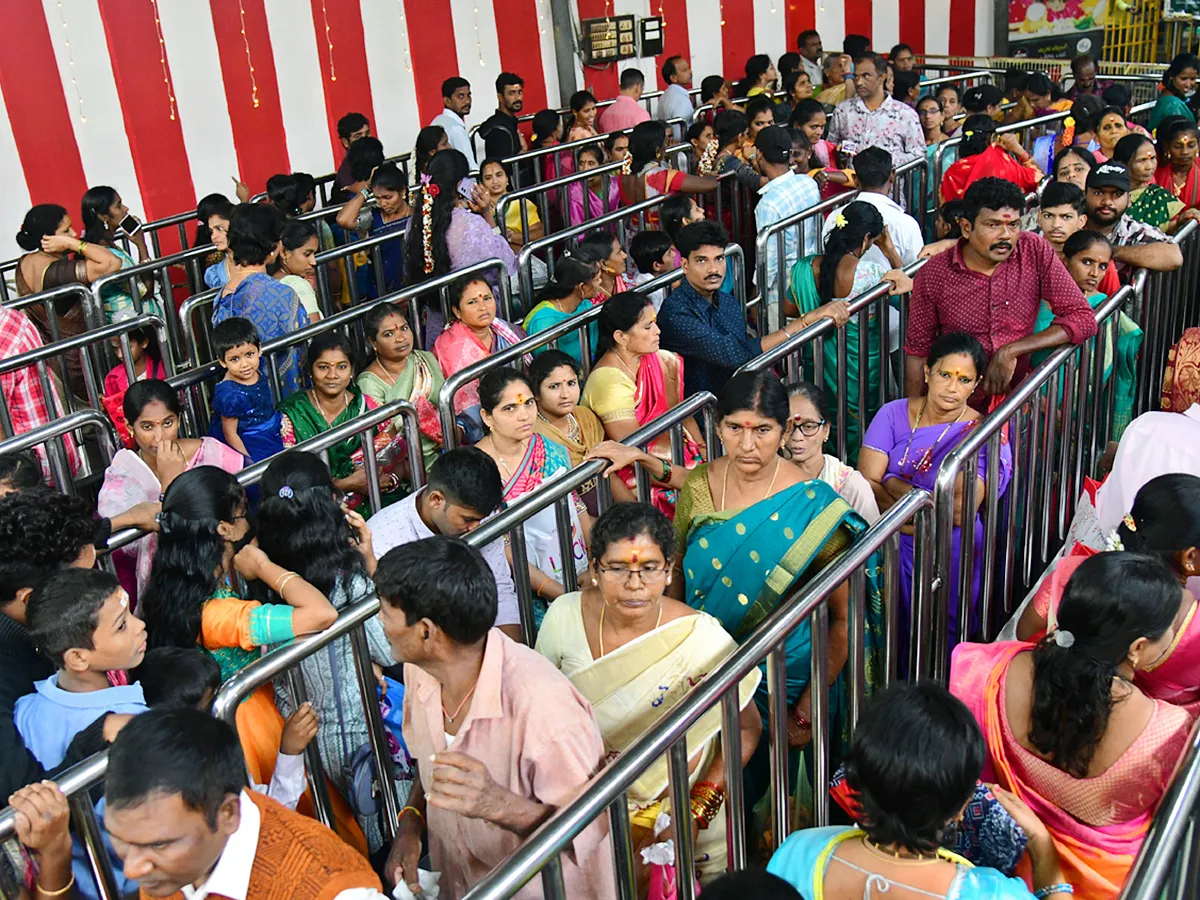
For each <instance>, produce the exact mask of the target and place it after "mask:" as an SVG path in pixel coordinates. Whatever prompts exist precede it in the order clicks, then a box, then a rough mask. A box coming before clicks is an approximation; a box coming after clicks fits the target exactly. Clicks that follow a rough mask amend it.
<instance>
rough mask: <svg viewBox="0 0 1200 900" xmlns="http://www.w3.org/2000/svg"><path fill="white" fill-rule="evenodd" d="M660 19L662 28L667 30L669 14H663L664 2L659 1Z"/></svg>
mask: <svg viewBox="0 0 1200 900" xmlns="http://www.w3.org/2000/svg"><path fill="white" fill-rule="evenodd" d="M658 18H659V21H660V23H661V25H660V27H661V28H662V30H663V31H666V30H667V14H666V13H665V12H663V5H662V0H658Z"/></svg>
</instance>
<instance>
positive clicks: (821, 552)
mask: <svg viewBox="0 0 1200 900" xmlns="http://www.w3.org/2000/svg"><path fill="white" fill-rule="evenodd" d="M789 412H790V409H789V406H788V396H787V391H785V390H784V388H783V385H782V384H780V382H779V380H778V379H777V378H776V377H774V376H773V375H772V374H770V373H769V372H759V373H742V374H739V375H735V376H734V377H733V378H732V379H731V380H730V381H729V382H728V384H726V386H725V389H724V390H723V391H722V392H721V398H720V402H719V404H718V407H717V412H716V418H717V422H718V433H719V435H720V438H721V444H722V445H723V447H724V449H725V455H724V456H723V457H721V458H719V459H717V460H715V461H713V462H711V463H705V464H702V465H700V466H697V467H696V468H695V469H694V470H693V471H692V473H691V474H690V475H689V476H688V480H687V481H686V482H685V483H684V487H683V489H682V490H681V491H680V496H679V501H678V504H677V505H676V509H675V532H676V537H677V539H678V542H679V552H678V553H677V555H676V558H675V567H676V569H677V572H676V574H675V577H674V578H673V580H672V588H673V590H675V591H676V592H677V594H676V595H677V596H679V597H680V599H683V600H684V601H685V602H686V603H687V604H688V605H689V606H691V607H693V608H695V609H698V610H700V611H701V612H706V613H708V614H709V615H711V616H714V617H715V618H717V619H718V620H720V622H721V624H722V625H723V626H724V627H725V629H726V630H727V631H728V632H729V633H730V635H732V637H733V639H734V640H735V641H738V642H739V643H741V642H743V641H745V640H746V638H747V637H749V635H750V634H751V633H752V632H753V631H754V629H755V628H756V627H757V626H758V625H760V624H761V623H762V622H763V621H764V620H765V619H766V618H767V617H768V616H770V615H771V614H772V613H773V612H774V611H775V610H776V608H777V607H778V605H779V603H780V602H781V601H782V600H783V599H784V598H786V597H787V596H788V593H789V591H790V589H791V588H792V586H793V585H794V584H795V583H797V582H798V581H802V580H806V579H807V578H808V577H811V575H813V574H814V573H816V572H818V571H820V570H821V569H822V568H824V567H825V566H826V565H827V564H828V563H829V562H830V561H832V560H833V559H834V558H835V557H836V556H837V555H838V554H839V553H841V551H842V550H844V549H845V548H846V547H848V546H849V545H850V544H851V543H852V542H853V541H854V540H855V539H856V538H857V537H858V536H859V535H861V534H862V533H863V532H864V531H866V529H867V524H866V522H865V520H864V519H863V518H862V517H861V516H860V515H859V514H858V513H857V512H855V511H854V509H853V507H851V506H850V504H849V503H847V502H846V501H845V500H843V499H842V498H841V497H840V496H839V495H838V493H837V492H836V491H835V490H834V489H833V488H832V487H830V486H829V485H827V484H825V483H824V482H822V481H807V480H805V479H804V476H803V474H802V473H801V472H800V469H799V467H798V466H795V465H792V464H791V463H789V462H788V461H787V460H785V459H784V458H783V457H782V456H781V455H780V450H781V449H782V447H783V444H784V441H785V440H786V437H787V428H788V424H789ZM881 574H882V573H881V558H880V557H879V556H878V555H876V556H873V557H872V558H871V560H870V562H869V563H868V565H867V566H866V579H865V581H866V587H867V589H866V604H865V610H866V616H865V650H866V652H865V661H866V684H867V689H868V692H869V691H870V689H871V688H873V687H874V686H876V685H882V682H883V646H884V632H883V628H884V610H883V595H882V593H881V591H880V589H879V584H880V577H881ZM680 588H682V590H680ZM847 608H848V592H847V588H846V586H845V585H842V586H840V587H838V588H837V590H835V591H834V592H833V594H832V595H831V596H830V598H829V601H828V609H829V677H830V692H829V710H830V714H831V723H832V726H833V728H832V730H831V732H830V733H831V734H832V735H833V739H832V741H831V754H832V755H833V756H834V757H837V756H838V755H839V753H840V751H841V749H842V748H843V747H844V746H845V745H846V742H847V741H848V740H849V730H848V728H849V717H848V715H847V709H846V703H847V693H846V691H844V690H843V682H844V678H843V675H842V669H843V667H844V666H845V663H846V658H847V649H848V644H847V637H848V632H847ZM785 649H786V657H787V706H788V744H789V745H790V746H791V747H793V748H801V747H805V746H807V745H808V744H809V742H810V741H811V740H812V712H811V710H812V706H811V690H810V685H809V673H810V664H811V657H812V646H811V640H810V632H809V625H808V623H807V622H804V623H802V624H801V625H799V626H798V627H797V628H796V629H794V630H793V631H792V632H791V634H790V635H789V636H788V638H787V642H786V645H785ZM767 697H768V693H767V688H766V686H765V680H764V683H763V686H761V687H760V688H759V691H758V694H757V696H756V700H757V701H758V703H759V706H760V709H762V710H764V711H765V709H766V701H767ZM765 743H766V742H764V743H763V745H762V746H764V747H765ZM756 760H757V756H756ZM752 768H753V764H752ZM747 796H748V797H751V798H753V796H754V793H753V792H752V791H751V790H748V791H747ZM800 805H802V804H798V806H800Z"/></svg>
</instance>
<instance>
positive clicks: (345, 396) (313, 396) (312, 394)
mask: <svg viewBox="0 0 1200 900" xmlns="http://www.w3.org/2000/svg"><path fill="white" fill-rule="evenodd" d="M308 399H309V400H311V401H312V405H313V406H315V407H316V408H317V412H319V413H320V414H321V417H322V418H323V419H324V420H325V421H326V422H332V421H333V419H330V418H329V414H328V413H327V412H325V407H324V406H322V405H321V401H320V400H318V399H317V392H316V391H314V390H313V389H312V388H309V389H308ZM349 406H350V393H349V391H343V392H342V408H341V409H339V410H337V411H336V412H334V414H333V418H334V419H336V418H337V417H338V416H340V415H341V414H342V413H343V412H345V411H346V410H347V409H348V408H349Z"/></svg>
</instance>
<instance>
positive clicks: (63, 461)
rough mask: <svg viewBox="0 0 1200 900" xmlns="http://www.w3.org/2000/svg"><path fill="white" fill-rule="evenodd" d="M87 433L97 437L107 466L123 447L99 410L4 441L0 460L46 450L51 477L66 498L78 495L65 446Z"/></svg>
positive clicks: (0, 445)
mask: <svg viewBox="0 0 1200 900" xmlns="http://www.w3.org/2000/svg"><path fill="white" fill-rule="evenodd" d="M85 431H92V432H94V433H95V434H96V437H97V438H98V441H99V445H100V453H101V457H100V462H101V463H102V464H103V465H104V466H107V465H108V464H109V463H110V462H111V461H112V458H113V456H114V455H116V452H117V450H119V449H120V447H121V442H120V439H119V438H118V437H117V432H116V429H115V428H114V427H113V424H112V422H110V421H109V420H108V418H107V417H106V416H105V415H104V414H103V413H101V412H99V411H98V410H94V409H81V410H78V411H77V412H73V413H69V414H68V415H65V416H62V417H61V418H58V419H56V420H55V421H53V422H47V423H46V424H45V425H39V426H38V427H37V428H32V429H30V430H29V431H25V432H22V433H21V434H18V435H16V436H15V437H10V438H8V439H6V440H3V441H0V458H2V457H4V456H5V455H6V454H9V453H23V452H25V451H26V450H33V449H35V448H37V447H41V448H43V449H44V451H45V453H46V459H47V462H48V464H49V466H50V477H51V478H52V479H53V480H54V484H55V486H57V487H58V488H59V490H60V491H61V492H62V493H64V494H72V495H73V494H75V481H74V479H73V478H72V476H71V469H70V467H69V466H68V465H67V451H66V447H65V446H64V445H63V439H64V437H65V436H66V435H68V434H70V435H78V434H81V433H83V432H85Z"/></svg>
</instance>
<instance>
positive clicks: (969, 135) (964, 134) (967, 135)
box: [963, 131, 975, 137]
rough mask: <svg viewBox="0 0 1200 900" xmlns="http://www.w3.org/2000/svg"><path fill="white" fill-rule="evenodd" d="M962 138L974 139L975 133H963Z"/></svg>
mask: <svg viewBox="0 0 1200 900" xmlns="http://www.w3.org/2000/svg"><path fill="white" fill-rule="evenodd" d="M963 136H964V137H975V132H973V131H964V132H963Z"/></svg>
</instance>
